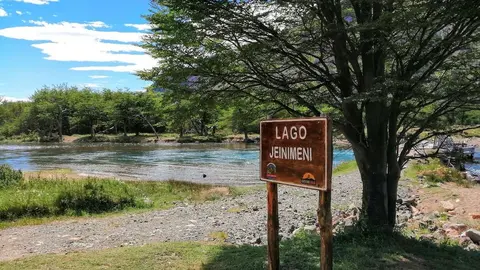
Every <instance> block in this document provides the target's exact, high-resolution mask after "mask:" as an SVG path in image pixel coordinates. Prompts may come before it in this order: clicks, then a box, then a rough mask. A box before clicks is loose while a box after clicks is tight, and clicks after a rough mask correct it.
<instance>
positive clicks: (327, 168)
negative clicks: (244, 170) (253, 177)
mask: <svg viewBox="0 0 480 270" xmlns="http://www.w3.org/2000/svg"><path fill="white" fill-rule="evenodd" d="M260 138H261V139H260V179H261V180H263V181H267V182H273V183H278V184H286V185H292V186H298V187H303V188H309V189H316V190H323V191H327V190H330V189H331V172H332V143H331V140H332V135H331V122H330V120H329V119H328V118H326V117H316V118H301V119H281V120H267V121H262V122H261V123H260Z"/></svg>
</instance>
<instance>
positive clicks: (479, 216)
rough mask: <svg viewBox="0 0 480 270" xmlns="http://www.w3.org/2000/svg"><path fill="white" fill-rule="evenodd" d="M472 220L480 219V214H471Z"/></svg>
mask: <svg viewBox="0 0 480 270" xmlns="http://www.w3.org/2000/svg"><path fill="white" fill-rule="evenodd" d="M470 217H471V218H472V219H480V213H470Z"/></svg>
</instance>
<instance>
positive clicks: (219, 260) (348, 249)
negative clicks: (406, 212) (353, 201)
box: [0, 232, 480, 270]
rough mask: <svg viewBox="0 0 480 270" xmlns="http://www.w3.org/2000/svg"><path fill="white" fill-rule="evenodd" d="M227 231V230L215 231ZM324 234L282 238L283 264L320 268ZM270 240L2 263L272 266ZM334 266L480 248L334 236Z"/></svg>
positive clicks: (447, 258) (432, 263)
mask: <svg viewBox="0 0 480 270" xmlns="http://www.w3.org/2000/svg"><path fill="white" fill-rule="evenodd" d="M214 236H218V237H219V238H221V237H224V236H225V235H223V234H222V233H221V232H220V233H218V235H217V234H215V235H214ZM319 247H320V239H319V237H318V236H317V235H311V234H308V233H306V232H301V233H299V234H298V235H297V236H296V237H294V238H293V239H289V240H285V241H282V242H281V243H280V264H281V269H319V261H320V258H319V257H320V256H319V253H320V252H319ZM266 251H267V250H266V247H265V246H249V245H243V246H233V245H228V244H222V243H218V241H214V242H183V243H156V244H149V245H146V246H142V247H126V248H112V249H105V250H100V251H89V252H76V253H69V254H65V255H40V256H35V257H30V258H25V259H20V260H15V261H10V262H3V263H0V269H19V270H25V269H231V270H236V269H239V270H245V269H266ZM333 259H334V269H348V270H355V269H438V270H442V269H448V270H450V269H460V270H469V269H478V268H477V267H478V263H479V262H480V253H479V252H476V251H465V250H463V249H462V248H461V247H459V246H456V245H455V244H451V243H450V244H449V243H444V244H434V243H431V242H427V241H420V240H417V239H415V238H413V237H407V236H405V235H401V234H396V235H394V236H382V235H373V236H365V235H359V234H355V233H350V234H342V235H338V236H336V237H335V238H334V251H333Z"/></svg>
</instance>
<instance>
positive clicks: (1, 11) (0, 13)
mask: <svg viewBox="0 0 480 270" xmlns="http://www.w3.org/2000/svg"><path fill="white" fill-rule="evenodd" d="M7 16H8V13H7V12H6V11H5V9H3V8H1V7H0V17H7Z"/></svg>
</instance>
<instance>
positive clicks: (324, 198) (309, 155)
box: [260, 117, 333, 270]
mask: <svg viewBox="0 0 480 270" xmlns="http://www.w3.org/2000/svg"><path fill="white" fill-rule="evenodd" d="M331 134H332V129H331V122H330V120H329V119H328V118H326V117H322V118H320V117H319V118H307V119H290V120H286V119H283V120H268V121H263V122H261V123H260V137H261V139H260V179H261V180H263V181H267V236H268V248H267V252H268V269H269V270H278V269H280V252H279V241H280V238H279V236H278V231H279V221H278V188H277V184H286V185H292V186H298V187H304V188H309V189H316V190H319V200H318V211H317V215H318V225H319V229H320V237H321V249H320V268H321V269H322V270H331V269H332V267H333V256H332V253H333V233H332V211H331V198H332V197H331V196H332V194H331V182H332V180H331V178H332V153H333V150H332V143H331V142H332V135H331Z"/></svg>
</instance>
